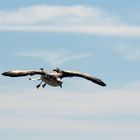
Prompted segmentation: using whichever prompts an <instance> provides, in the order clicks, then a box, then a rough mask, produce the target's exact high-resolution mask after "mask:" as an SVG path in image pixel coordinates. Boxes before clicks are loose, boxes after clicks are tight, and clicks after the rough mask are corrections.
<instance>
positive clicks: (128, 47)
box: [112, 43, 140, 61]
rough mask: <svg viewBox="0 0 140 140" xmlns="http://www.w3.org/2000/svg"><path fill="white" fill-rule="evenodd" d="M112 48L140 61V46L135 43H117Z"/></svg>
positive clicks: (130, 58)
mask: <svg viewBox="0 0 140 140" xmlns="http://www.w3.org/2000/svg"><path fill="white" fill-rule="evenodd" d="M112 48H113V49H114V50H115V51H117V52H118V53H120V55H121V56H122V57H124V58H126V59H129V60H132V61H140V48H139V46H138V47H137V46H135V44H134V45H133V46H132V44H127V43H117V44H116V45H114V46H113V47H112Z"/></svg>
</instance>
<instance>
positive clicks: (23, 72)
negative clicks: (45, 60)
mask: <svg viewBox="0 0 140 140" xmlns="http://www.w3.org/2000/svg"><path fill="white" fill-rule="evenodd" d="M35 74H40V75H44V74H46V73H45V72H44V71H42V70H12V71H7V72H4V73H2V75H4V76H10V77H20V76H27V75H31V76H32V75H35Z"/></svg>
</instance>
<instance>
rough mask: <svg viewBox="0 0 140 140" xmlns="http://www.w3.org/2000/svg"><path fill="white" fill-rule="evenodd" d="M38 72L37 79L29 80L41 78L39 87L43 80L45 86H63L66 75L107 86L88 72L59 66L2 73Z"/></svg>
mask: <svg viewBox="0 0 140 140" xmlns="http://www.w3.org/2000/svg"><path fill="white" fill-rule="evenodd" d="M36 74H37V75H40V77H39V78H36V79H31V78H29V80H41V82H40V84H39V85H37V86H36V87H37V88H39V87H40V86H41V84H42V83H43V82H44V84H43V85H42V87H43V88H44V87H45V86H46V84H48V85H50V86H54V87H57V86H60V87H62V83H63V82H62V81H61V79H62V78H65V77H81V78H85V79H87V80H90V81H91V82H93V83H96V84H98V85H100V86H106V84H105V83H104V82H103V81H101V80H100V79H98V78H96V77H93V76H90V75H88V74H85V73H81V72H76V71H65V70H60V69H58V68H57V69H54V70H53V71H52V72H46V71H44V70H43V69H42V68H41V69H40V70H12V71H8V72H4V73H2V75H4V76H10V77H21V76H28V75H30V76H33V75H36Z"/></svg>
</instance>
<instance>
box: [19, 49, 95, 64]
mask: <svg viewBox="0 0 140 140" xmlns="http://www.w3.org/2000/svg"><path fill="white" fill-rule="evenodd" d="M17 55H19V56H29V57H36V58H41V59H43V60H46V61H48V62H49V63H50V64H51V65H52V66H59V65H62V64H64V63H66V62H69V61H73V60H78V59H83V58H87V57H90V56H91V55H92V54H91V53H79V54H76V53H75V54H73V53H72V52H69V51H68V50H66V49H60V50H58V51H56V50H55V51H50V50H49V51H37V52H18V53H17Z"/></svg>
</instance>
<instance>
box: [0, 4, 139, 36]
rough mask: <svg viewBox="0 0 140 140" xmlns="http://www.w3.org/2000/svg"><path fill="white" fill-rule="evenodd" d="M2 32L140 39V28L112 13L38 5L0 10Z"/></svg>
mask: <svg viewBox="0 0 140 140" xmlns="http://www.w3.org/2000/svg"><path fill="white" fill-rule="evenodd" d="M0 31H25V32H26V31H30V32H74V33H91V34H99V35H119V36H122V35H123V36H140V27H139V26H137V27H136V26H129V25H127V23H125V24H124V22H123V21H122V20H121V19H120V18H119V16H116V15H111V14H110V13H109V12H107V11H105V10H103V9H101V8H95V7H90V6H83V5H75V6H60V5H45V4H44V5H35V6H30V7H23V8H19V9H16V10H10V11H9V10H0Z"/></svg>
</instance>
